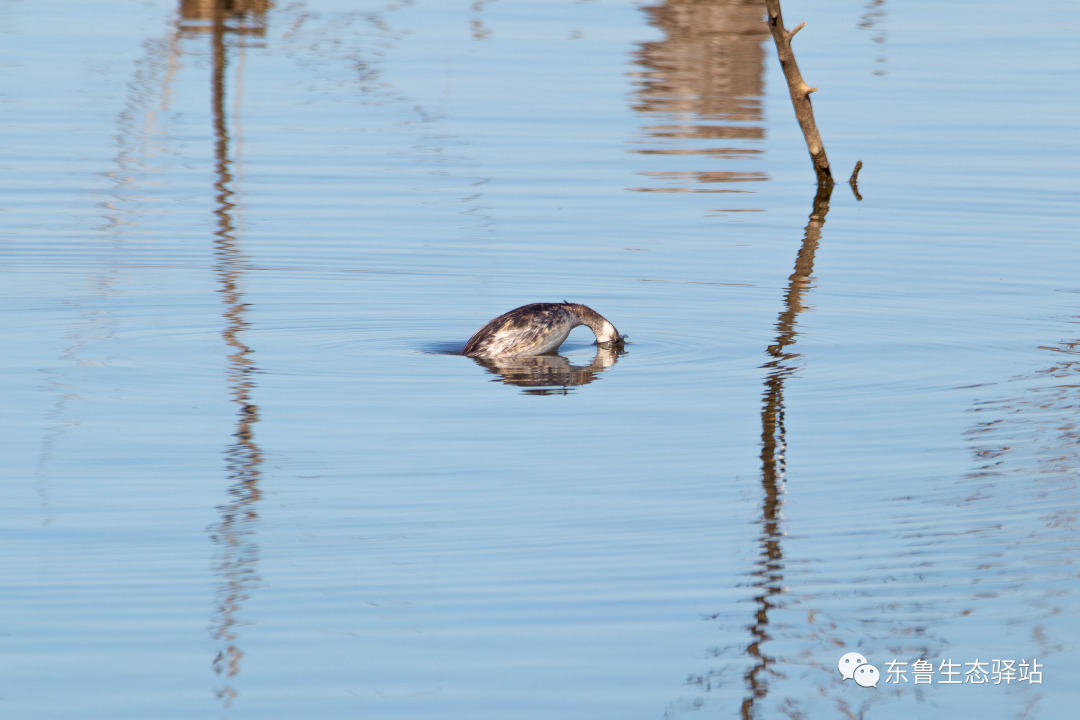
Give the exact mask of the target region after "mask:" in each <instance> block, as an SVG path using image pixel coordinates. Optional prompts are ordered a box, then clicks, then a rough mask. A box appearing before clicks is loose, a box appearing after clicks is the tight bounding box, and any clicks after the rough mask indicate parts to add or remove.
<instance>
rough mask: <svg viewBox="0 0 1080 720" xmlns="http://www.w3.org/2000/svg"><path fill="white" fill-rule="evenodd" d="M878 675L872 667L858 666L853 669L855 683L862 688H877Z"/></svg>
mask: <svg viewBox="0 0 1080 720" xmlns="http://www.w3.org/2000/svg"><path fill="white" fill-rule="evenodd" d="M879 676H880V673H878V671H877V668H876V667H874V666H873V665H860V666H859V667H857V668H856V669H855V682H857V683H859V685H861V686H863V687H871V686H872V687H877V681H878V677H879Z"/></svg>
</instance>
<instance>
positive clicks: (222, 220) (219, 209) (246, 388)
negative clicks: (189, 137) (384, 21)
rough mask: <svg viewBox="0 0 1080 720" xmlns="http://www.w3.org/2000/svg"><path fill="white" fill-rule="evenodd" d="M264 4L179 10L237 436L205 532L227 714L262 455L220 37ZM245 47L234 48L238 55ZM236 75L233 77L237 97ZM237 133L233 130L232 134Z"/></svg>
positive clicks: (255, 19)
mask: <svg viewBox="0 0 1080 720" xmlns="http://www.w3.org/2000/svg"><path fill="white" fill-rule="evenodd" d="M267 9H268V3H267V2H265V0H262V1H259V0H252V1H249V2H244V1H243V0H183V2H181V6H180V15H181V21H180V28H181V32H182V33H184V34H186V35H188V36H191V35H197V34H200V33H205V32H209V34H210V42H211V49H212V55H213V71H212V79H211V112H212V118H213V131H214V133H213V134H214V174H215V177H216V181H215V183H214V203H215V207H214V211H213V212H214V217H215V224H216V229H215V231H214V255H215V256H216V263H215V272H216V274H217V277H218V282H219V285H220V288H219V290H218V292H220V293H221V294H222V302H223V303H224V305H225V307H224V311H223V313H222V316H223V318H224V320H225V328H224V330H222V337H223V338H224V340H225V344H226V345H228V347H229V356H228V365H227V369H226V377H227V381H228V387H229V393H230V395H231V400H232V402H233V403H234V404H235V405H236V407H237V417H236V430H235V432H234V433H233V442H232V443H230V444H229V446H228V447H227V448H226V450H225V458H226V461H225V467H226V472H227V473H228V482H229V483H230V484H229V489H228V493H229V496H230V498H231V499H230V501H229V502H228V503H226V504H224V505H220V506H219V507H218V508H217V511H218V514H219V517H220V520H219V521H218V522H217V523H216V524H215V525H213V526H211V527H210V533H211V539H212V540H213V542H214V544H215V545H217V551H218V555H217V565H216V566H215V568H214V571H215V572H216V573H217V575H218V577H219V578H220V580H219V587H218V591H217V599H216V601H215V609H214V616H213V620H212V634H213V638H214V640H215V641H217V642H218V643H219V648H218V653H217V656H216V657H215V658H214V662H213V669H214V672H215V673H217V674H218V675H219V676H224V678H225V685H224V686H223V687H221V688H219V689H218V690H217V696H218V699H219V700H223V701H224V704H225V706H226V707H228V706H229V704H230V703H231V702H232V700H233V699H234V698H235V697H236V695H237V691H236V689H235V688H234V687H233V686H232V684H231V681H232V678H234V677H236V675H237V674H238V673H239V672H240V661H241V659H242V658H243V656H244V653H243V651H242V650H241V649H240V647H239V644H238V640H239V635H238V633H237V627H238V626H239V625H240V624H241V621H240V620H239V619H238V617H237V615H238V613H239V612H240V609H241V603H242V602H243V601H244V600H246V599H247V598H248V596H249V593H250V591H251V589H252V588H253V587H254V586H255V584H256V583H257V582H258V580H259V578H258V576H257V574H256V563H257V562H258V558H259V546H258V544H257V543H256V542H255V539H254V536H255V525H256V523H257V522H258V519H259V516H258V512H257V504H258V502H259V500H260V499H261V497H262V494H261V491H260V489H259V480H260V476H261V473H260V469H259V468H260V466H261V465H262V462H263V453H262V450H261V449H260V448H259V446H258V444H257V443H256V442H255V432H254V428H255V424H256V423H258V422H259V408H258V406H257V405H256V404H255V402H254V399H253V397H252V391H253V390H254V388H255V382H254V379H253V378H254V376H255V375H256V374H257V373H258V372H259V370H258V368H257V367H256V365H255V363H254V361H253V360H252V358H251V354H252V352H253V351H252V348H251V347H249V346H248V345H246V344H245V343H244V342H243V341H242V340H241V336H242V334H243V333H244V332H245V331H246V330H248V329H249V328H250V325H251V324H250V322H249V321H248V320H247V313H248V310H249V304H248V303H246V302H245V301H244V300H245V298H244V282H243V281H244V271H245V267H246V263H247V258H246V256H245V255H244V253H243V251H242V250H241V246H240V243H239V239H238V237H237V231H236V222H235V218H234V215H235V214H236V210H237V207H236V204H235V203H234V202H233V199H234V197H235V194H236V191H235V190H234V188H233V180H234V178H233V171H234V168H233V165H234V162H233V160H231V159H230V156H229V154H230V137H229V131H228V122H227V118H226V113H225V95H226V78H225V71H226V68H227V65H228V47H227V44H226V36H227V35H232V36H237V37H244V36H252V37H255V38H261V37H263V35H264V34H265V30H266V17H265V15H266V11H267ZM245 46H246V45H245V43H244V42H237V43H236V47H238V48H239V49H240V52H243V48H244V47H245ZM239 85H240V76H239V75H238V76H237V87H238V92H239ZM237 130H238V132H237V134H239V127H238V129H237Z"/></svg>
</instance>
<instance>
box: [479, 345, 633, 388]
mask: <svg viewBox="0 0 1080 720" xmlns="http://www.w3.org/2000/svg"><path fill="white" fill-rule="evenodd" d="M625 354H626V350H625V349H616V348H602V347H598V348H596V357H594V358H593V359H592V362H590V363H589V364H588V365H574V364H572V363H571V362H570V359H569V358H566V357H564V356H562V355H532V356H526V357H509V358H479V357H474V358H472V359H473V360H474V361H475V362H476V364H477V365H480V366H482V367H484V368H486V369H487V371H488V372H490V373H491V374H492V375H498V376H500V377H499V379H498V380H497V381H496V382H503V383H506V384H507V385H517V386H518V387H523V388H527V389H526V390H524V393H525V394H526V395H569V394H570V393H571V392H572V390H570V388H573V387H577V386H579V385H588V384H589V383H591V382H594V381H596V380H598V379H599V378H598V377H597V375H598V374H599V373H602V372H604V371H605V370H607V369H608V368H610V367H611V366H613V365H614V364H615V363H617V362H618V361H619V358H620V357H622V356H623V355H625Z"/></svg>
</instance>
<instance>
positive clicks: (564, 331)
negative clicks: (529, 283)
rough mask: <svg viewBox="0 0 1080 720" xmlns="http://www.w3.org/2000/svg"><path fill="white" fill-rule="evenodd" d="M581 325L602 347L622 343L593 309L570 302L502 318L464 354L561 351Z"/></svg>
mask: <svg viewBox="0 0 1080 720" xmlns="http://www.w3.org/2000/svg"><path fill="white" fill-rule="evenodd" d="M578 325H588V326H589V328H590V329H591V330H592V331H593V334H594V335H596V344H597V345H600V346H601V347H604V346H606V345H608V344H614V345H621V344H622V342H623V339H622V337H621V336H620V335H619V331H618V330H616V329H615V326H614V325H612V324H611V323H609V322H608V321H607V320H605V319H604V317H603V316H602V315H601V314H600V313H598V312H596V311H595V310H593V309H592V308H588V307H586V306H584V305H578V304H576V303H568V302H563V303H533V304H531V305H522V306H521V307H519V308H517V309H516V310H511V311H510V312H508V313H506V314H505V315H500V316H499V317H497V318H495V319H494V320H492V321H491V322H489V323H488V324H487V325H485V326H484V327H482V328H480V329H479V330H477V331H476V334H475V335H473V336H472V337H471V338H469V342H468V343H466V344H465V350H464V351H462V354H463V355H468V356H470V357H485V358H497V357H518V356H521V355H542V354H544V353H546V352H551V351H552V350H558V349H559V346H560V345H562V344H563V341H564V340H566V337H567V336H568V335H569V334H570V331H571V330H573V329H574V328H576V327H577V326H578Z"/></svg>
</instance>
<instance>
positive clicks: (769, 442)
mask: <svg viewBox="0 0 1080 720" xmlns="http://www.w3.org/2000/svg"><path fill="white" fill-rule="evenodd" d="M832 190H833V184H832V183H822V184H820V185H818V189H817V195H816V196H815V197H814V208H813V211H812V212H811V213H810V222H808V223H807V225H806V231H805V233H804V234H803V243H802V247H801V248H800V249H799V254H798V256H797V257H796V258H795V271H794V272H792V273H791V276H790V277H789V278H788V288H787V293H786V294H785V295H784V309H783V310H782V311H781V312H780V317H779V318H778V319H777V321H776V343H775V344H773V345H770V346H769V349H768V353H769V355H770V356H771V357H772V360H770V361H769V362H767V363H765V365H764V366H763V367H764V369H765V370H767V373H768V374H767V375H766V377H765V392H764V394H763V401H762V405H761V489H762V499H761V534H760V535H759V536H758V547H759V548H760V551H759V557H758V561H757V563H755V566H754V569H753V570H752V571H751V573H750V574H751V576H752V577H753V578H754V580H753V582H752V587H754V588H756V589H757V594H756V595H755V596H754V602H755V603H756V604H757V612H756V613H755V614H754V623H753V624H752V625H750V626H749V627H748V628H747V629H748V630H749V631H750V635H751V640H750V643H749V644H748V645H747V646H746V654H747V655H749V656H750V658H751V659H752V660H753V663H754V664H753V666H752V667H751V668H750V669H749V670H748V671H747V672H746V674H745V675H744V679H745V681H746V687H747V690H748V691H749V694H748V695H747V696H746V697H745V698H744V699H743V702H742V708H741V716H742V717H743V718H744V720H749V719H750V718H752V717H753V716H754V705H755V703H759V702H760V701H762V700H764V698H765V696H766V695H767V694H768V691H769V687H768V680H767V675H768V673H769V672H770V670H769V666H770V665H771V664H773V663H774V662H776V659H775V658H773V657H770V656H769V655H767V654H766V653H765V650H764V648H763V647H762V646H763V645H764V644H765V643H766V642H768V641H769V640H771V639H772V638H771V636H770V635H769V633H768V627H769V611H770V610H771V609H773V608H774V607H776V606H777V604H778V598H779V596H780V595H782V594H783V593H784V549H783V546H782V544H781V538H782V537H783V535H784V530H783V527H782V515H781V510H782V507H783V504H784V500H783V497H784V483H785V481H786V477H785V473H786V469H787V466H786V452H787V437H786V436H787V431H786V428H785V426H784V383H785V381H786V380H787V379H788V378H789V377H791V376H792V375H794V374H795V373H796V372H798V371H799V370H800V369H801V368H802V365H801V363H799V362H797V360H798V358H799V354H798V353H794V352H789V350H788V348H790V347H791V346H792V345H794V344H795V342H796V339H797V337H798V331H797V330H796V327H797V321H798V317H799V313H801V312H802V311H803V310H805V309H806V306H805V305H804V304H803V293H804V292H806V291H807V290H808V289H809V288H810V280H811V273H812V272H813V271H814V255H815V253H816V252H817V248H818V244H819V242H820V241H821V228H822V226H823V225H824V224H825V216H826V215H827V214H828V212H829V201H830V199H831V198H832Z"/></svg>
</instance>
